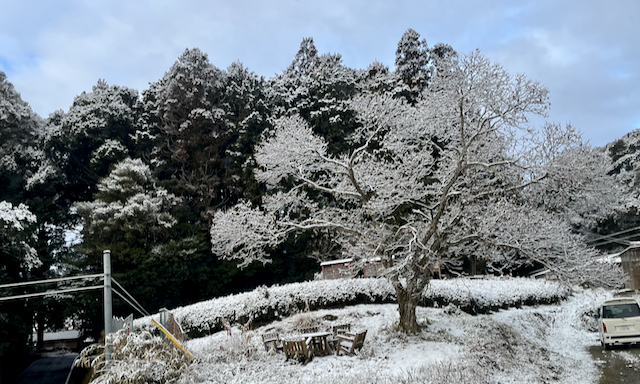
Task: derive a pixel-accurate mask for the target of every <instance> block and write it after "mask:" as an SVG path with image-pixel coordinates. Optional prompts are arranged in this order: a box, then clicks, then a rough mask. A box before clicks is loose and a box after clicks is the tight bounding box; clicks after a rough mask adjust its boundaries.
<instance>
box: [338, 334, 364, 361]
mask: <svg viewBox="0 0 640 384" xmlns="http://www.w3.org/2000/svg"><path fill="white" fill-rule="evenodd" d="M366 336H367V331H363V332H357V333H355V334H352V335H349V334H338V335H337V337H338V346H337V347H336V355H340V351H342V352H344V353H346V354H347V355H354V354H355V353H356V349H357V350H360V349H362V345H363V344H364V338H365V337H366Z"/></svg>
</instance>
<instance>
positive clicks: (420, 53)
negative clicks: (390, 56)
mask: <svg viewBox="0 0 640 384" xmlns="http://www.w3.org/2000/svg"><path fill="white" fill-rule="evenodd" d="M395 64H396V74H397V75H398V78H399V80H400V82H401V83H400V87H399V88H398V90H397V91H396V93H398V94H399V95H401V96H403V97H405V98H406V99H407V101H409V103H412V104H414V103H415V102H416V101H417V100H418V99H419V98H420V94H421V93H422V91H424V89H425V88H426V87H427V85H428V84H429V80H430V79H431V75H432V70H433V68H432V66H431V58H430V50H429V47H428V46H427V41H426V40H425V39H420V34H419V33H418V32H416V31H415V30H413V29H408V30H407V31H406V32H405V33H404V34H403V35H402V38H401V39H400V41H399V42H398V48H397V49H396V61H395Z"/></svg>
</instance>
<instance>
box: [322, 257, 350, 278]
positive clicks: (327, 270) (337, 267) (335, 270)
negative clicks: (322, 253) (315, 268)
mask: <svg viewBox="0 0 640 384" xmlns="http://www.w3.org/2000/svg"><path fill="white" fill-rule="evenodd" d="M352 261H353V259H340V260H331V261H324V262H322V263H320V267H322V278H323V279H325V280H330V279H345V278H346V279H348V278H351V277H353V272H354V271H353V269H352V268H351V262H352Z"/></svg>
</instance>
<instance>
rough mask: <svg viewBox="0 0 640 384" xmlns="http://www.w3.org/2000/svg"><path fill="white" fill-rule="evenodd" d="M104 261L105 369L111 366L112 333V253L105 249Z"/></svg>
mask: <svg viewBox="0 0 640 384" xmlns="http://www.w3.org/2000/svg"><path fill="white" fill-rule="evenodd" d="M102 256H103V261H104V362H105V368H107V369H109V365H110V364H111V346H110V345H109V344H108V343H107V337H108V336H109V334H110V333H111V332H112V329H111V319H112V317H113V313H112V310H111V251H110V250H108V249H105V250H104V252H103V253H102Z"/></svg>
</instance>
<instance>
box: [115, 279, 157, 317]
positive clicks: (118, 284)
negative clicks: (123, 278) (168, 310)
mask: <svg viewBox="0 0 640 384" xmlns="http://www.w3.org/2000/svg"><path fill="white" fill-rule="evenodd" d="M111 281H113V282H114V283H116V285H117V286H118V287H120V289H122V290H123V291H124V293H126V294H127V296H129V298H130V299H131V300H132V301H133V302H134V303H136V304H138V307H140V308H142V310H143V311H144V312H145V313H146V315H145V314H143V316H151V314H149V312H147V311H146V310H145V309H144V307H143V306H142V305H141V304H140V303H138V301H137V300H136V299H135V298H134V297H133V296H132V295H131V294H130V293H129V292H128V291H127V290H126V289H124V287H123V286H122V285H120V283H118V281H116V279H114V278H113V277H112V278H111Z"/></svg>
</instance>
